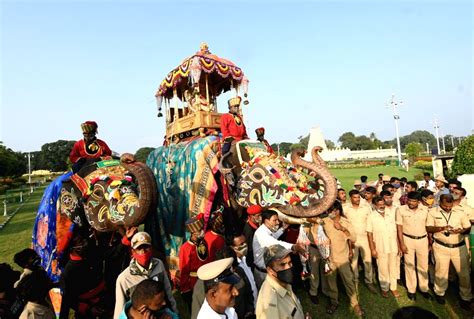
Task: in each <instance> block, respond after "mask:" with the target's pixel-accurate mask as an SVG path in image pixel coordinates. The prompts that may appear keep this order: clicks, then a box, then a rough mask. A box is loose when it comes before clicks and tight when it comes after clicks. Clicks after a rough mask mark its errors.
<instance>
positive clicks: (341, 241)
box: [311, 216, 367, 264]
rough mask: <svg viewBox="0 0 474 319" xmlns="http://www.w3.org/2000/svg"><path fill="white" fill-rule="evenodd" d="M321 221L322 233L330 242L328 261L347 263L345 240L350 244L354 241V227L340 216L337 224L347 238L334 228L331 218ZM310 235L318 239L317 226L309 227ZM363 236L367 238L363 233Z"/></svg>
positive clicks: (346, 244) (347, 246)
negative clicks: (344, 230)
mask: <svg viewBox="0 0 474 319" xmlns="http://www.w3.org/2000/svg"><path fill="white" fill-rule="evenodd" d="M323 221H324V224H323V228H324V232H325V233H326V235H327V236H328V238H329V240H330V241H331V255H330V256H329V260H330V261H331V262H333V263H335V264H342V263H347V262H348V261H349V244H348V243H347V240H351V241H352V242H355V240H356V236H355V231H354V227H353V226H352V225H351V223H350V222H349V220H348V219H347V218H345V217H342V216H341V219H340V220H339V223H340V224H341V226H342V227H344V228H346V229H347V230H348V231H349V233H350V237H349V236H347V235H346V234H345V233H344V232H343V231H340V230H337V229H336V228H334V221H333V220H332V219H331V218H329V217H326V218H323ZM364 233H365V232H364ZM311 235H312V238H317V237H318V224H313V226H312V227H311ZM365 236H366V237H367V233H365Z"/></svg>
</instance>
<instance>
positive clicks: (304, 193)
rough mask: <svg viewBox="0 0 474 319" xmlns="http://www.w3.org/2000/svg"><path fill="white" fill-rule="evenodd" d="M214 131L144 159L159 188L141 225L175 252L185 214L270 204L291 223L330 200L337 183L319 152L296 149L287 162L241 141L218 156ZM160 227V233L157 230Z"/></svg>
mask: <svg viewBox="0 0 474 319" xmlns="http://www.w3.org/2000/svg"><path fill="white" fill-rule="evenodd" d="M220 145H221V144H220V139H219V137H218V136H208V137H205V138H197V139H194V140H191V141H188V142H182V143H178V144H172V145H171V146H168V147H165V146H163V147H159V148H157V149H156V150H155V151H153V152H152V153H151V154H150V155H149V157H148V160H147V165H148V166H149V167H150V168H151V169H152V170H153V173H154V174H155V178H156V182H157V187H158V196H159V200H158V206H157V213H156V214H151V215H149V216H148V219H147V222H146V224H145V228H146V230H147V231H148V232H150V233H151V234H152V237H153V238H154V240H156V241H160V242H162V243H163V244H164V248H165V251H166V254H167V255H169V256H177V253H178V250H179V247H180V246H181V244H182V242H183V238H184V235H185V231H184V223H185V221H186V219H187V218H188V217H189V216H194V215H196V214H199V213H203V214H204V216H206V218H205V220H208V218H209V216H210V215H211V214H212V212H214V211H216V210H218V209H219V208H221V207H222V206H224V207H228V208H229V209H230V210H231V211H233V212H235V211H238V210H242V209H243V208H246V207H249V206H251V205H255V204H256V205H260V206H262V207H266V208H270V207H271V208H275V209H277V210H278V211H279V212H280V214H281V218H282V219H284V220H285V221H288V222H291V223H301V222H302V221H304V220H306V221H311V220H312V219H313V218H315V217H316V216H318V215H319V214H321V213H322V212H324V211H326V210H327V209H328V208H329V207H330V206H331V205H332V204H333V202H334V201H335V199H336V195H337V185H336V180H335V178H334V177H333V176H332V175H331V173H330V172H329V170H328V169H327V167H326V165H325V163H324V161H323V160H322V159H321V158H320V156H319V154H318V152H319V151H320V150H321V149H320V148H315V149H313V150H312V157H313V162H308V161H305V160H303V159H302V158H301V157H300V156H299V154H298V153H297V152H294V153H293V154H292V155H291V162H290V161H287V160H286V159H284V158H283V157H279V156H277V155H275V154H269V153H268V152H267V149H266V147H265V145H264V144H263V143H261V142H258V141H251V140H244V141H240V142H238V143H237V144H235V145H233V146H232V148H231V150H230V152H229V153H226V154H225V155H224V156H223V157H221V156H220ZM158 232H159V233H158Z"/></svg>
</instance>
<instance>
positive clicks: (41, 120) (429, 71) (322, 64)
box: [0, 0, 474, 153]
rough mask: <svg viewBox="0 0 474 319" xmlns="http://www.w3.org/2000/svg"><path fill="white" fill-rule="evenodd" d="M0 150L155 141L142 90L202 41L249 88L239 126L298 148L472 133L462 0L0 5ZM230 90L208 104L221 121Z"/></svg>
mask: <svg viewBox="0 0 474 319" xmlns="http://www.w3.org/2000/svg"><path fill="white" fill-rule="evenodd" d="M0 9H1V24H0V32H1V34H0V36H1V42H0V44H1V47H0V53H1V57H0V61H1V62H0V73H1V81H0V89H1V91H0V141H3V143H4V145H6V146H8V147H10V148H12V149H13V150H15V151H23V152H28V151H36V150H40V148H41V146H42V145H43V144H45V143H49V142H54V141H57V140H60V139H63V140H64V139H66V140H77V139H80V138H81V130H80V123H82V122H84V121H87V120H95V121H97V122H98V124H99V134H98V137H99V138H101V139H103V140H105V141H106V142H107V143H108V144H109V146H110V147H111V148H112V149H113V150H114V151H116V152H118V153H123V152H131V153H134V152H135V151H136V150H137V149H138V148H140V147H144V146H150V147H158V146H160V145H161V144H162V142H163V136H164V131H165V120H164V118H157V117H156V114H157V111H156V103H155V99H154V94H155V92H156V90H157V88H158V86H159V84H160V82H161V81H162V80H163V78H164V77H165V76H166V74H167V73H168V72H169V71H170V70H172V69H173V68H174V67H176V66H177V65H179V63H180V62H181V61H182V60H183V59H184V58H186V57H188V56H190V55H192V54H193V53H194V52H196V51H197V50H198V49H199V45H200V43H201V42H203V41H204V42H207V43H208V45H209V49H210V51H211V52H212V53H214V54H216V55H218V56H220V57H224V58H226V59H230V60H231V61H233V62H234V63H235V64H236V65H238V66H239V67H241V68H242V69H243V71H244V73H245V74H246V76H247V77H248V79H249V80H250V84H249V101H250V104H249V105H248V106H244V110H243V112H244V117H245V122H246V125H247V130H248V132H249V134H250V136H251V137H255V134H254V130H255V128H257V127H261V126H263V127H265V129H266V137H267V139H268V140H269V141H270V143H274V142H276V143H278V142H284V141H288V142H296V141H297V138H298V137H299V136H302V135H306V134H308V133H309V130H310V129H311V127H315V126H318V125H319V126H320V127H321V129H322V132H323V134H324V136H325V138H326V139H331V140H333V141H337V139H338V138H339V136H340V135H342V133H344V132H347V131H351V132H354V133H355V134H356V135H362V134H364V135H368V134H370V133H371V132H374V133H375V134H376V136H377V137H378V138H379V139H381V140H387V139H392V138H394V137H395V125H394V120H393V114H392V110H391V109H390V108H386V104H387V103H388V102H389V101H390V98H391V96H392V94H395V97H396V99H397V100H401V101H403V105H402V106H401V107H400V108H399V115H400V121H399V125H400V134H401V135H405V134H409V133H411V132H412V131H414V130H427V131H430V132H433V133H434V129H433V124H432V122H433V118H434V117H437V118H438V121H439V125H440V133H441V134H453V135H455V136H460V135H462V136H465V135H468V134H472V130H473V123H474V111H473V96H472V84H473V81H472V75H473V61H472V57H473V38H472V30H473V29H474V25H473V19H472V15H473V7H472V2H471V1H468V0H466V1H428V0H419V1H375V0H372V1H370V0H369V1H237V2H232V1H187V2H182V1H166V2H165V1H133V2H132V1H120V0H118V1H104V0H102V1H101V0H96V1H41V0H36V1H33V0H23V1H20V0H18V1H8V0H3V1H0ZM229 94H230V93H228V94H226V95H224V96H221V97H219V99H218V105H219V110H220V111H221V112H226V111H227V106H226V100H227V99H228V98H229V97H230V95H229Z"/></svg>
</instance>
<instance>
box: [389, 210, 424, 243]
mask: <svg viewBox="0 0 474 319" xmlns="http://www.w3.org/2000/svg"><path fill="white" fill-rule="evenodd" d="M427 217H428V210H427V209H426V208H424V206H422V205H419V206H418V208H416V209H415V210H413V209H410V208H408V205H403V206H400V207H398V208H397V213H396V222H397V225H401V226H403V233H404V234H407V235H411V236H424V235H426V218H427Z"/></svg>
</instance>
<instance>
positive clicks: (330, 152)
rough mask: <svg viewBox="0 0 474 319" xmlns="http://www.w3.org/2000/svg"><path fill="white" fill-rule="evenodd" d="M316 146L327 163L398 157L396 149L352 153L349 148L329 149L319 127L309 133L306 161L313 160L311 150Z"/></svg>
mask: <svg viewBox="0 0 474 319" xmlns="http://www.w3.org/2000/svg"><path fill="white" fill-rule="evenodd" d="M315 146H321V147H322V148H323V151H322V152H321V154H320V155H321V157H322V159H323V160H325V161H342V160H351V159H372V158H386V157H397V156H398V154H397V150H396V149H395V148H389V149H381V148H380V149H376V150H365V151H352V150H350V149H348V148H339V147H337V148H335V149H328V148H327V146H326V142H325V140H324V135H323V132H322V131H321V128H320V127H319V126H316V127H313V128H312V129H311V130H310V132H309V142H308V149H307V151H308V153H307V154H306V156H305V160H308V161H310V160H311V150H312V149H313V147H315Z"/></svg>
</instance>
